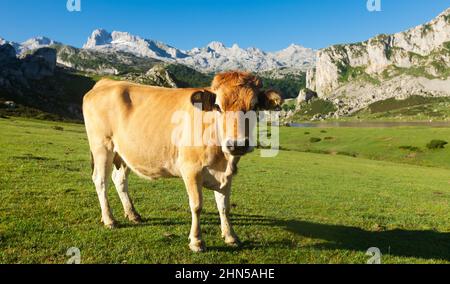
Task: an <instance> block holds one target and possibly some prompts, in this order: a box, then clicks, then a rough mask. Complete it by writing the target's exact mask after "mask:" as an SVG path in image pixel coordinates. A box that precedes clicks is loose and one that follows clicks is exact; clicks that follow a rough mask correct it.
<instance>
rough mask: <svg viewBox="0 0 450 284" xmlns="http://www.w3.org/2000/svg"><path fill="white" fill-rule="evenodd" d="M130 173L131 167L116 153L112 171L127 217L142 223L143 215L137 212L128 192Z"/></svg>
mask: <svg viewBox="0 0 450 284" xmlns="http://www.w3.org/2000/svg"><path fill="white" fill-rule="evenodd" d="M129 174H130V169H129V168H128V167H127V165H126V164H125V163H124V162H123V160H122V159H121V158H120V157H119V155H117V154H116V155H115V157H114V167H113V173H112V180H113V182H114V185H115V186H116V190H117V193H118V194H119V198H120V201H121V202H122V205H123V210H124V212H125V217H126V218H127V219H128V220H130V221H131V222H133V223H135V224H137V223H141V222H142V219H141V216H140V215H139V214H138V213H137V212H136V210H135V208H134V206H133V202H132V201H131V198H130V195H129V193H128V175H129Z"/></svg>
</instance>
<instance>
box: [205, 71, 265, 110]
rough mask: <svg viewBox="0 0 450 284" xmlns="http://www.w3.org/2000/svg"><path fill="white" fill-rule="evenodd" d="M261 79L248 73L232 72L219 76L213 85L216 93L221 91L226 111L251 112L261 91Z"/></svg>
mask: <svg viewBox="0 0 450 284" xmlns="http://www.w3.org/2000/svg"><path fill="white" fill-rule="evenodd" d="M260 88H262V82H261V79H260V78H258V77H257V76H255V75H253V74H251V73H248V72H238V71H230V72H225V73H220V74H217V75H216V76H215V77H214V80H213V82H212V85H211V89H212V90H213V92H214V91H219V90H221V91H222V93H223V94H224V96H223V97H222V100H223V101H222V103H223V105H224V108H225V110H234V111H237V110H250V109H251V108H252V101H254V98H255V95H257V92H258V91H259V89H260Z"/></svg>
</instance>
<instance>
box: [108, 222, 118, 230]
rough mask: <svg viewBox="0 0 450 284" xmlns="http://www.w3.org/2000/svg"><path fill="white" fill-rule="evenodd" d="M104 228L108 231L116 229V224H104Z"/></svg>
mask: <svg viewBox="0 0 450 284" xmlns="http://www.w3.org/2000/svg"><path fill="white" fill-rule="evenodd" d="M105 228H106V229H109V230H112V229H115V228H117V223H116V222H111V223H106V224H105Z"/></svg>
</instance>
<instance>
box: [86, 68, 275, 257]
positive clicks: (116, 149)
mask: <svg viewBox="0 0 450 284" xmlns="http://www.w3.org/2000/svg"><path fill="white" fill-rule="evenodd" d="M261 88H262V84H261V81H260V79H259V78H257V77H256V76H253V75H251V74H249V73H243V72H227V73H222V74H219V75H217V76H216V77H215V78H214V81H213V83H212V86H211V88H207V89H167V88H160V87H153V86H142V85H137V84H132V83H128V82H118V81H112V80H108V79H104V80H101V81H100V82H98V83H97V84H96V85H95V87H94V88H93V89H92V90H91V91H90V92H89V93H88V94H86V96H85V97H84V101H83V114H84V119H85V124H86V131H87V135H88V138H89V145H90V150H91V153H92V158H93V176H92V179H93V182H94V184H95V187H96V190H97V195H98V198H99V201H100V206H101V211H102V222H103V223H104V225H105V226H106V227H108V228H113V227H114V226H115V221H114V218H113V216H112V214H111V210H110V207H109V203H108V198H107V192H106V190H107V187H108V185H107V182H108V176H109V174H110V173H111V171H112V179H113V182H114V184H115V186H116V189H117V192H118V194H119V197H120V200H121V201H122V204H123V207H124V211H125V216H126V217H127V218H128V219H129V220H130V221H132V222H136V223H138V222H141V217H140V216H139V214H138V213H137V212H136V210H135V208H134V206H133V203H132V201H131V199H130V197H129V195H128V182H127V179H128V175H129V173H130V170H132V171H133V172H135V173H136V174H138V175H139V176H141V177H144V178H148V179H155V178H161V177H181V178H183V181H184V183H185V186H186V189H187V192H188V195H189V205H190V208H191V212H192V227H191V232H190V235H189V238H190V245H189V247H190V248H191V250H193V251H195V252H198V251H203V250H204V249H205V246H204V243H203V241H202V239H201V231H200V220H199V219H200V212H201V210H202V188H203V187H206V188H209V189H212V190H214V193H215V198H216V203H217V207H218V210H219V214H220V220H221V229H222V236H223V237H224V238H225V242H226V243H227V244H229V245H238V243H239V240H238V237H237V236H236V234H235V233H234V231H233V229H232V227H231V224H230V221H229V211H230V193H231V180H232V176H233V174H234V173H235V172H236V166H237V163H238V161H239V159H240V157H241V156H243V155H245V154H246V153H248V152H249V151H251V150H252V147H251V145H249V143H248V138H249V135H250V131H249V129H246V130H245V129H244V130H242V129H241V128H238V127H235V128H233V130H234V131H231V133H232V134H231V135H228V132H227V134H225V132H224V127H221V126H220V125H219V124H220V123H218V121H219V120H218V119H217V118H219V117H221V116H223V115H224V113H225V112H230V111H231V112H236V111H241V112H244V113H245V112H249V111H252V110H257V109H258V108H259V109H274V108H279V106H280V105H281V103H282V99H281V96H280V95H279V94H278V93H276V92H274V91H267V92H263V91H262V90H261ZM199 103H200V104H202V105H201V106H200V107H201V110H199V109H198V107H199V105H198V104H199ZM195 111H197V112H200V113H202V114H206V113H210V114H211V113H213V114H214V115H215V116H214V117H215V119H213V120H212V121H210V122H208V123H202V125H201V129H200V131H201V132H202V133H203V132H204V131H206V128H207V126H211V125H212V126H217V127H213V129H215V130H216V131H218V132H219V133H217V136H216V139H219V140H220V141H219V143H220V144H219V145H214V144H213V145H209V144H205V145H195V146H189V145H188V144H181V146H180V145H176V144H175V143H173V132H174V130H175V128H176V125H174V124H173V115H174V113H176V112H184V113H187V114H189V115H190V116H189V117H192V116H193V115H194V113H195ZM191 121H192V120H191V119H186V120H184V121H183V122H182V125H181V127H182V128H183V130H184V131H182V134H183V135H181V136H182V137H181V138H180V139H185V138H183V137H185V136H186V135H184V134H186V133H189V132H192V131H194V130H195V129H194V130H193V129H192V127H190V128H189V125H192V124H191V123H190V122H191ZM178 127H180V126H178ZM249 127H253V125H252V126H249ZM247 128H248V127H247ZM185 142H186V141H185Z"/></svg>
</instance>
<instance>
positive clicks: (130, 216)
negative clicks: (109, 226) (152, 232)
mask: <svg viewBox="0 0 450 284" xmlns="http://www.w3.org/2000/svg"><path fill="white" fill-rule="evenodd" d="M125 217H126V218H127V219H128V220H129V221H130V222H131V223H133V224H141V223H142V217H141V215H139V214H138V213H133V214H125Z"/></svg>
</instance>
